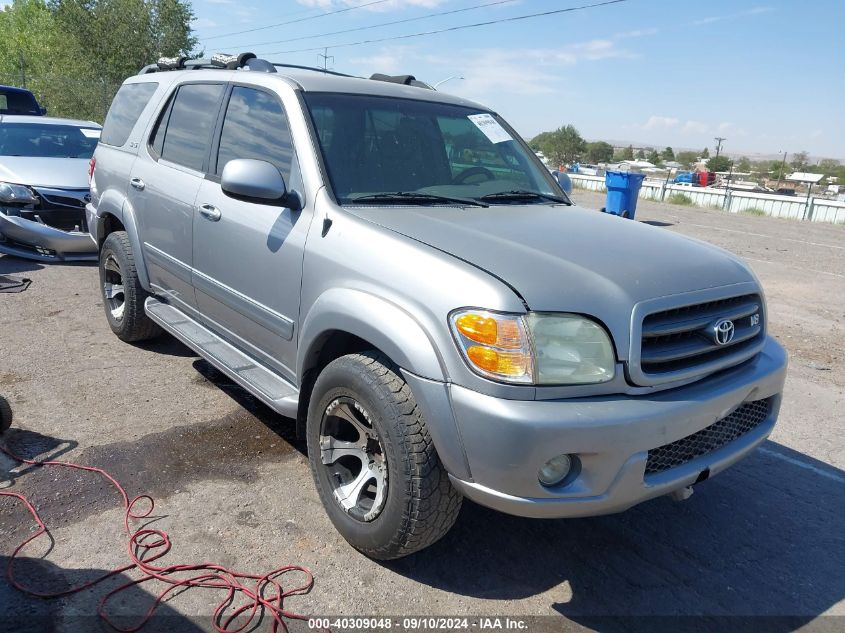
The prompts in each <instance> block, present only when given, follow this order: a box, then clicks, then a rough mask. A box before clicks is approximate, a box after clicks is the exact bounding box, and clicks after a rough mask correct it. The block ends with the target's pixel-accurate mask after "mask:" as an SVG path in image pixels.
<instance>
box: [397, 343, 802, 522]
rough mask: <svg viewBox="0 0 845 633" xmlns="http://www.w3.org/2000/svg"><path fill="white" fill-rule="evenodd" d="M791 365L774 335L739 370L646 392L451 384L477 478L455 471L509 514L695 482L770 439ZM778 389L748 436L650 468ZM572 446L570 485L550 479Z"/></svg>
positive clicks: (619, 500)
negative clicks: (487, 390) (578, 393)
mask: <svg viewBox="0 0 845 633" xmlns="http://www.w3.org/2000/svg"><path fill="white" fill-rule="evenodd" d="M786 364H787V358H786V352H785V351H784V350H783V348H782V347H781V346H780V345H779V344H778V343H777V342H776V341H774V339H771V338H769V339H767V340H766V344H765V346H764V348H763V350H762V351H761V352H760V353H759V354H758V355H757V356H756V357H755V358H754V359H752V360H750V361H747V362H746V363H743V364H742V365H740V366H738V367H736V368H734V369H732V370H728V371H724V372H721V373H719V374H717V375H715V376H711V377H709V378H706V379H704V380H701V381H699V382H696V383H693V384H690V385H687V386H684V387H679V388H676V389H670V390H666V391H661V392H655V393H652V394H649V395H643V396H612V397H607V396H606V397H595V398H577V399H569V400H554V401H518V400H503V399H500V398H494V397H490V396H486V395H483V394H480V393H477V392H474V391H471V390H469V389H465V388H463V387H458V386H454V385H452V386H451V387H450V388H449V397H450V399H451V404H452V410H453V412H454V416H455V422H456V426H457V429H458V430H459V435H460V437H461V440H462V444H463V448H464V451H465V454H466V462H467V464H468V466H469V472H470V473H471V479H461V478H459V477H457V476H455V475H454V474H450V478H451V479H452V482H453V483H454V485H455V486H456V487H457V488H458V489H459V490H460V491H461V492H462V493H463V494H464V495H465V496H467V497H469V498H470V499H472V500H474V501H476V502H478V503H481V504H482V505H486V506H489V507H492V508H495V509H497V510H501V511H503V512H507V513H510V514H515V515H520V516H530V517H548V518H552V517H580V516H593V515H599V514H609V513H613V512H620V511H622V510H625V509H627V508H630V507H631V506H633V505H636V504H638V503H640V502H642V501H645V500H647V499H651V498H653V497H657V496H660V495H664V494H668V493H670V492H673V491H675V490H678V489H680V488H684V487H686V486H689V485H691V484H693V483H695V482H696V481H698V480H699V478H700V477H701V475H702V473H703V472H704V471H706V470H709V475H714V474H716V473H718V472H720V471H722V470H724V469H725V468H727V467H728V466H730V465H732V464H734V463H735V462H737V461H738V460H739V459H741V458H742V457H743V456H745V455H746V454H748V453H749V452H750V451H751V450H753V449H754V448H755V447H756V446H757V445H759V444H760V443H761V442H763V441H764V440H765V439H766V437H768V435H769V434H770V433H771V431H772V428H773V427H774V424H775V421H776V419H777V415H778V411H779V408H780V401H781V393H782V391H783V384H784V380H785V377H786ZM412 386H413V385H412ZM769 398H770V399H771V400H770V402H771V408H770V410H769V413H768V416H767V417H766V418H765V419H764V420H763V421H762V422H760V423H759V424H758V425H757V426H755V427H754V428H753V429H751V430H750V431H748V432H747V433H745V434H744V435H741V436H740V437H738V438H737V439H735V440H733V441H730V442H728V443H727V444H724V445H722V446H720V447H718V448H716V449H714V450H712V451H711V452H708V453H706V454H704V455H701V456H699V457H695V458H693V459H691V460H690V461H687V462H686V463H683V464H682V465H679V466H676V467H673V468H669V469H668V470H665V471H663V472H659V473H655V474H650V475H648V476H646V474H645V466H646V461H647V456H648V451H649V450H650V449H654V448H657V447H659V446H663V445H665V444H669V443H671V442H675V441H677V440H680V439H682V438H686V437H688V436H690V435H692V434H694V433H696V432H698V431H701V430H702V429H704V428H705V427H708V426H710V425H712V424H714V423H715V422H716V421H717V420H721V419H722V418H725V417H726V416H728V415H729V414H731V413H732V412H733V411H734V410H736V409H737V408H738V407H739V406H740V405H742V404H743V403H747V402H752V401H756V400H762V399H769ZM436 439H437V438H436V437H435V440H436ZM438 450H439V449H438ZM563 453H566V454H575V455H577V456H578V458H579V460H580V462H581V471H580V473H579V474H578V476H577V477H576V478H575V479H574V480H572V481H571V482H569V483H567V484H566V485H564V486H558V487H551V488H547V487H544V486H543V485H541V484H540V482H539V481H538V479H537V471H538V469H539V468H540V466H541V465H542V464H543V463H544V462H545V461H546V460H548V459H551V458H552V457H555V456H557V455H560V454H563Z"/></svg>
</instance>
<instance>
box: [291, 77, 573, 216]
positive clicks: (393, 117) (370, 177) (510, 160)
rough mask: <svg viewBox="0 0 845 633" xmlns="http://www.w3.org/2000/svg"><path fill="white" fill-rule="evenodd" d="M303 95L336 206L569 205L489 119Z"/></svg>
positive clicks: (437, 106)
mask: <svg viewBox="0 0 845 633" xmlns="http://www.w3.org/2000/svg"><path fill="white" fill-rule="evenodd" d="M304 96H305V100H306V103H307V105H308V108H309V110H310V112H311V117H312V120H313V121H314V126H315V128H316V131H317V136H318V138H319V143H320V149H321V150H322V153H323V159H324V162H325V165H326V169H327V171H328V175H329V179H330V180H331V184H332V187H333V189H334V193H335V196H336V198H337V199H338V201H339V202H340V203H341V204H356V203H357V204H374V203H379V202H387V203H389V204H391V205H394V204H397V205H401V204H407V205H419V204H452V205H454V204H461V202H460V201H461V200H464V201H469V202H472V201H478V200H482V199H483V202H484V206H486V205H488V204H514V203H519V204H527V203H534V202H536V203H543V204H548V203H549V202H550V201H552V202H554V201H562V202H568V199H567V198H566V194H564V193H563V191H562V190H561V189H560V187H559V186H558V185H557V183H556V181H555V180H554V179H553V178H552V177H551V174H550V173H549V171H548V170H547V169H546V168H544V167H543V166H542V164H541V163H540V162H539V160H538V159H537V158H536V157H535V156H534V155H533V153H532V152H531V150H529V149H528V148H527V147H526V146H525V145H524V143H522V142H521V141H520V140H518V139H517V138H515V137H514V133H513V132H512V131H510V130H509V128H507V127H506V126H505V125H504V124H503V122H502V120H501V119H499V118H498V117H497V116H496V115H494V114H491V113H489V112H483V111H479V110H475V109H471V108H466V107H462V106H455V105H450V104H445V103H433V102H428V101H414V100H410V99H396V98H387V97H374V96H368V95H347V94H332V93H305V95H304ZM390 194H403V195H401V196H400V195H390ZM408 194H417V195H408Z"/></svg>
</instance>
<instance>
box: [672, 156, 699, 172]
mask: <svg viewBox="0 0 845 633" xmlns="http://www.w3.org/2000/svg"><path fill="white" fill-rule="evenodd" d="M675 160H676V161H678V162H679V163H681V167H683V168H685V169H689V168H690V167H692V166H693V164H695V163H697V162H698V154H697V153H696V152H678V153H677V154H675Z"/></svg>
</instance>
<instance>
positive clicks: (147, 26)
mask: <svg viewBox="0 0 845 633" xmlns="http://www.w3.org/2000/svg"><path fill="white" fill-rule="evenodd" d="M193 19H194V14H193V11H192V9H191V5H190V3H189V2H187V1H186V0H49V2H45V1H44V0H14V2H12V3H11V4H10V5H7V6H6V8H5V10H2V11H0V33H2V37H0V76H3V77H4V78H7V77H12V78H15V79H16V80H17V78H18V77H20V78H21V80H20V83H21V84H22V83H23V75H24V74H25V75H26V84H27V87H28V88H30V89H31V90H33V92H35V94H36V96H37V97H38V98H39V100H40V101H43V102H44V103H46V105H47V106H48V108H49V110H50V114H55V115H58V116H68V117H73V118H77V119H93V120H99V121H102V120H103V117H104V116H105V112H106V110H107V109H108V106H109V105H110V103H111V100H112V97H113V96H114V93H115V92H116V90H117V88H118V87H119V86H120V83H121V82H122V81H123V80H124V79H126V77H128V76H130V75H134V74H135V73H137V72H138V71H139V70H140V69H141V68H142V67H143V66H145V65H146V64H149V63H151V62H153V61H155V60H156V59H158V58H159V57H162V56H167V57H172V56H176V55H190V54H191V51H192V50H193V49H194V47H195V46H196V44H197V40H196V38H194V37H193V34H192V31H191V22H192V20H193ZM15 83H18V81H16V82H15Z"/></svg>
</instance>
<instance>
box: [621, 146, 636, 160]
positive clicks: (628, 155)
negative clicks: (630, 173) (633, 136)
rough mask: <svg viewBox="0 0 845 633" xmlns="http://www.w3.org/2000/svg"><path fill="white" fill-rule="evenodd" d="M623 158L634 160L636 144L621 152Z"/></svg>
mask: <svg viewBox="0 0 845 633" xmlns="http://www.w3.org/2000/svg"><path fill="white" fill-rule="evenodd" d="M620 156H621V159H622V160H634V146H633V145H629V146H628V147H626V148H625V149H623V150H622V153H621V154H620Z"/></svg>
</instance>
